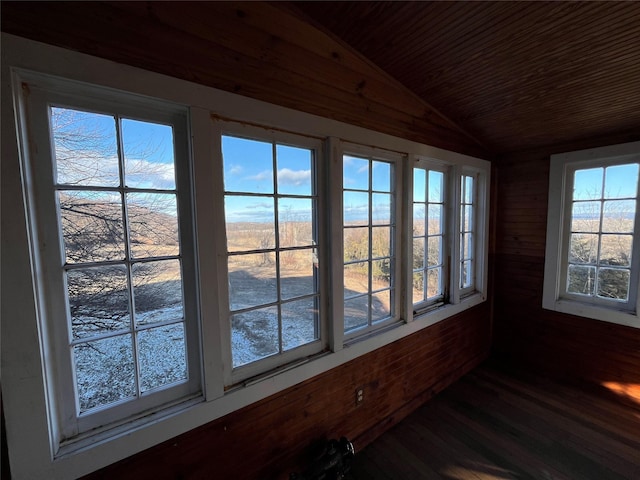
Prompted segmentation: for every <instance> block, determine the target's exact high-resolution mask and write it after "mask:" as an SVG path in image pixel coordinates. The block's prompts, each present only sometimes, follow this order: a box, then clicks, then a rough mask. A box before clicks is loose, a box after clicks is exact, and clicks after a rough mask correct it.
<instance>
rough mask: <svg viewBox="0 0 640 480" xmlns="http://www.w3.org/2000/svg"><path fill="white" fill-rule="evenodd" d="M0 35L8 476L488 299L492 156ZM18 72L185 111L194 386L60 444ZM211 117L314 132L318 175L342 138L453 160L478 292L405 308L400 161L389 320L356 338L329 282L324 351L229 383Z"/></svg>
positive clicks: (151, 435)
mask: <svg viewBox="0 0 640 480" xmlns="http://www.w3.org/2000/svg"><path fill="white" fill-rule="evenodd" d="M2 43H3V55H2V69H1V73H2V85H3V88H2V91H1V94H2V104H1V106H2V118H3V122H2V209H3V221H4V220H5V218H6V219H7V220H6V222H5V223H3V230H2V256H3V258H2V279H3V289H2V296H3V301H2V334H3V335H2V342H3V343H2V387H3V407H4V413H5V419H6V427H7V437H8V444H9V456H10V462H11V469H12V473H13V475H14V476H15V478H52V479H56V478H60V479H64V478H77V477H80V476H82V475H85V474H87V473H90V472H92V471H95V470H97V469H99V468H101V467H104V466H106V465H109V464H111V463H114V462H116V461H118V460H121V459H123V458H125V457H127V456H130V455H133V454H134V453H137V452H140V451H142V450H144V449H147V448H149V447H151V446H153V445H156V444H158V443H160V442H163V441H167V440H169V439H171V438H173V437H175V436H177V435H180V434H183V433H185V432H187V431H189V430H192V429H193V428H196V427H198V426H201V425H204V424H206V423H208V422H211V421H212V420H215V419H217V418H221V417H223V416H224V415H227V414H229V413H231V412H233V411H236V410H238V409H241V408H243V407H245V406H247V405H250V404H252V403H254V402H257V401H259V400H262V399H264V398H267V397H268V396H270V395H273V394H276V393H278V392H282V391H284V390H285V389H287V388H290V387H293V386H294V385H296V384H299V383H300V382H303V381H305V380H308V379H310V378H313V377H315V376H317V375H319V374H321V373H323V372H327V371H328V370H330V369H332V368H335V367H337V366H340V365H343V364H345V363H347V362H349V361H351V360H353V359H356V358H358V357H360V356H362V355H366V354H368V353H370V352H373V351H374V350H376V349H378V348H381V347H383V346H385V345H389V344H391V343H393V342H395V341H398V340H400V339H403V338H405V337H407V336H409V335H412V334H413V333H415V332H418V331H420V330H422V329H424V328H427V327H429V326H430V325H433V324H435V323H437V322H440V321H442V320H444V319H447V318H449V317H451V316H452V315H456V314H458V313H460V312H463V311H464V310H466V309H469V308H471V307H474V306H476V305H479V304H480V303H482V302H484V301H485V300H486V292H487V290H486V276H487V270H488V269H487V268H486V258H487V255H488V252H487V248H486V247H487V245H488V228H486V227H487V225H486V219H487V218H488V200H489V195H488V193H489V192H488V185H489V180H490V164H489V162H487V161H485V160H481V159H477V158H473V157H469V156H466V155H461V154H458V153H454V152H450V151H446V150H442V149H438V148H435V147H431V146H428V145H424V144H420V143H417V142H413V141H409V140H406V139H402V138H398V137H394V136H391V135H386V134H381V133H379V132H374V131H371V130H367V129H364V128H361V127H356V126H353V125H349V124H345V123H342V122H337V121H335V120H331V119H327V118H322V117H317V116H314V115H310V114H306V113H302V112H298V111H294V110H291V109H287V108H283V107H278V106H275V105H271V104H267V103H265V102H260V101H257V100H253V99H249V98H246V97H242V96H239V95H235V94H231V93H228V92H222V91H218V90H215V89H212V88H209V87H205V86H202V85H198V84H193V83H190V82H186V81H183V80H178V79H175V78H170V77H166V76H162V75H158V74H155V73H152V72H148V71H144V70H140V69H137V68H134V67H129V66H125V65H121V64H116V63H113V62H109V61H106V60H102V59H98V58H94V57H91V56H88V55H84V54H80V53H77V52H71V51H68V50H64V49H61V48H58V47H53V46H49V45H44V44H40V43H38V42H33V41H30V40H26V39H22V38H19V37H15V36H12V35H8V34H2ZM29 72H41V73H42V74H43V75H48V76H54V77H59V78H62V79H69V80H68V81H70V82H78V83H77V84H78V85H81V86H86V85H91V86H94V87H95V88H97V89H98V90H99V91H100V95H101V96H102V95H107V96H108V95H109V92H113V93H114V98H117V97H119V96H120V95H121V93H119V92H126V96H129V95H133V96H139V97H141V98H143V99H144V100H145V101H148V100H149V99H158V100H159V101H160V102H161V103H166V102H169V103H174V104H177V105H182V106H183V107H186V108H188V109H189V117H190V131H191V158H190V160H191V161H192V162H193V163H192V165H191V168H192V171H193V182H194V190H193V199H192V201H193V204H192V208H193V212H194V213H193V214H194V217H195V222H194V223H195V232H196V233H195V235H196V246H195V254H196V264H197V265H196V268H195V272H196V275H197V283H198V288H199V292H200V296H199V305H198V309H199V312H200V314H199V321H200V324H199V328H200V335H201V337H200V338H201V345H202V348H201V352H200V353H201V368H202V383H203V385H202V391H203V394H204V395H203V396H196V397H195V398H185V399H184V401H180V402H177V403H175V404H173V405H168V406H167V407H166V408H162V409H160V410H158V411H155V412H154V413H153V414H151V415H146V416H144V417H136V416H133V417H130V418H127V419H126V420H124V421H122V422H116V423H114V424H112V425H110V428H105V429H104V430H102V431H100V432H96V433H95V434H94V433H93V432H91V433H87V434H85V435H78V436H77V438H75V439H74V440H73V441H70V442H67V443H65V444H64V445H62V444H61V442H60V436H59V428H60V426H59V421H58V418H57V415H56V412H57V411H58V406H57V402H58V399H57V397H56V395H51V394H50V392H52V391H53V390H55V388H54V385H55V382H56V377H55V372H52V371H51V370H52V365H51V361H50V358H51V355H52V354H53V352H52V351H51V348H50V347H49V341H48V338H49V334H50V332H48V331H47V323H46V321H44V317H43V314H42V312H46V305H44V303H43V296H42V292H41V287H42V277H41V276H40V274H39V268H40V264H41V258H39V252H38V249H37V248H34V247H33V245H37V244H36V243H34V242H35V241H37V238H36V237H35V235H36V234H38V233H39V232H38V228H37V225H36V224H35V222H34V219H33V218H32V213H33V212H32V205H31V204H30V201H29V199H30V195H31V193H30V192H33V191H34V190H33V181H32V178H31V177H30V176H29V172H28V170H27V169H25V168H24V166H25V165H28V164H29V161H30V158H29V155H30V153H31V152H30V149H29V148H28V142H27V141H26V138H27V137H26V132H27V129H26V125H25V120H24V118H25V117H24V115H22V114H21V112H20V111H19V106H20V97H21V96H22V95H23V94H24V93H25V92H27V93H28V83H27V85H23V83H24V82H23V79H24V78H27V77H28V76H29V75H30V73H29ZM65 82H67V80H65ZM23 89H24V90H25V92H23ZM16 113H18V115H17V116H16ZM212 115H213V116H214V117H216V118H224V119H228V120H232V121H239V122H242V123H246V124H253V125H258V126H262V127H267V128H270V129H273V130H274V131H285V132H290V133H293V134H296V135H303V136H311V137H315V138H321V139H324V142H325V150H324V151H325V156H326V165H325V166H323V167H322V170H323V173H322V175H325V174H326V172H336V171H337V172H340V174H339V175H341V170H342V169H341V166H342V165H341V152H342V147H341V144H342V142H346V143H350V144H355V145H372V146H375V147H376V148H380V149H382V150H386V151H391V152H399V154H400V155H405V156H407V157H408V158H410V159H411V158H415V157H418V156H420V157H427V158H432V159H438V161H440V162H442V163H443V164H446V165H449V166H451V168H454V169H471V170H473V171H475V172H478V175H479V178H480V179H481V181H480V183H479V185H478V192H481V193H479V195H480V198H479V202H480V203H479V206H478V209H479V210H481V213H482V215H483V216H484V217H483V219H480V216H478V219H477V220H478V221H480V223H479V224H478V227H477V228H478V229H479V233H480V234H479V236H480V237H481V238H482V241H481V242H479V244H478V245H477V248H478V252H479V254H478V260H479V264H478V265H477V275H476V288H475V291H474V292H473V293H472V294H470V295H468V296H464V297H463V298H460V299H459V302H458V303H450V304H447V305H443V306H442V307H441V308H437V309H435V310H432V311H429V312H422V313H420V314H418V315H413V309H412V308H411V305H410V301H411V299H410V297H409V299H408V300H407V297H408V296H407V294H406V291H405V290H406V285H407V282H410V281H411V279H410V269H408V268H407V266H406V262H407V255H405V254H403V253H401V252H403V251H404V252H406V251H410V245H411V239H410V232H409V231H408V228H409V224H410V222H408V221H407V219H406V215H407V208H408V206H407V205H408V204H407V201H408V200H407V198H408V195H409V194H410V193H409V192H410V189H409V188H408V187H407V185H409V179H408V176H407V172H409V171H410V169H409V168H404V173H403V174H402V175H401V177H402V178H401V180H400V181H401V182H402V190H401V191H402V194H401V197H400V198H397V203H399V204H402V213H401V218H400V219H398V220H397V221H399V222H401V225H402V226H401V227H399V228H398V230H402V231H401V232H400V244H399V245H398V250H397V252H396V254H397V255H399V261H398V262H397V263H398V264H399V268H400V272H401V273H400V276H399V277H398V282H399V285H398V288H399V289H400V290H399V292H398V293H399V294H400V298H401V302H402V304H401V306H400V309H399V310H398V312H399V314H400V319H399V320H398V321H397V322H395V323H393V324H392V325H389V326H388V328H384V329H379V330H377V331H375V332H372V334H371V335H365V336H363V337H360V338H359V339H358V341H352V342H351V341H347V339H345V338H344V335H343V333H342V314H341V313H340V311H341V309H342V300H341V298H342V290H341V289H340V296H339V297H338V298H331V297H334V296H333V295H326V296H325V299H324V301H325V302H326V305H325V309H326V310H325V311H326V312H327V314H328V315H329V318H328V320H327V324H328V329H329V331H328V333H327V338H326V342H327V343H328V349H326V351H323V352H321V353H318V354H316V355H311V356H309V357H306V358H301V359H299V360H296V361H293V362H291V363H288V364H285V365H281V366H280V367H278V368H275V369H272V370H270V371H266V372H264V373H262V374H259V375H257V376H255V377H250V378H247V379H246V380H245V381H242V382H241V383H238V384H235V383H234V384H233V386H232V387H231V388H229V386H228V382H226V381H225V375H226V374H225V368H228V366H226V365H225V362H226V360H225V357H224V355H223V352H224V351H225V348H226V347H225V342H226V341H227V340H225V333H224V328H223V322H222V321H221V317H220V302H219V301H218V299H224V298H226V297H225V296H224V294H225V289H226V288H227V287H226V286H225V283H226V278H225V277H224V276H223V275H220V271H221V270H220V263H221V262H222V263H223V262H224V261H225V256H224V255H221V254H220V252H223V253H224V251H225V248H226V247H225V245H224V242H222V243H221V240H220V236H219V233H220V231H219V229H220V220H221V219H222V218H223V217H221V215H220V212H219V210H216V208H218V209H219V207H220V203H221V199H222V198H223V191H222V187H221V185H220V184H219V183H217V182H219V180H220V176H219V171H218V167H217V164H216V162H217V161H219V155H220V148H221V147H220V137H219V136H216V132H215V127H214V125H215V122H212ZM12 120H13V121H12ZM325 169H326V171H325ZM331 174H332V175H333V173H331ZM332 178H334V177H332ZM338 178H339V177H338ZM216 179H218V180H216ZM336 183H337V182H333V181H332V182H327V185H326V193H328V195H327V198H326V205H324V206H325V207H326V212H325V213H324V215H326V217H325V218H324V219H321V220H320V222H321V223H323V224H324V225H326V227H327V230H326V231H325V237H326V239H325V246H326V247H327V248H325V249H321V251H320V262H321V263H323V264H325V265H327V268H328V269H329V271H330V275H331V278H328V277H329V275H324V279H323V280H322V281H323V282H326V285H325V288H329V289H330V290H328V291H330V292H333V289H334V288H336V285H334V284H333V283H332V282H336V281H337V280H336V279H337V278H339V277H340V276H341V275H342V262H343V258H342V256H341V252H339V251H338V250H341V247H336V245H334V240H336V239H337V237H338V236H341V235H342V233H341V230H340V228H338V229H337V230H336V229H335V228H334V225H333V223H332V222H334V221H335V218H336V217H337V218H338V221H341V218H340V217H341V209H342V204H341V201H339V200H337V199H339V198H341V190H338V192H339V193H338V192H336V191H335V188H336ZM216 205H217V207H216ZM479 213H480V212H479ZM9 219H10V220H9ZM338 244H341V242H338ZM329 248H330V249H331V250H330V251H329ZM227 380H228V378H227ZM24 432H29V434H28V435H25V433H24Z"/></svg>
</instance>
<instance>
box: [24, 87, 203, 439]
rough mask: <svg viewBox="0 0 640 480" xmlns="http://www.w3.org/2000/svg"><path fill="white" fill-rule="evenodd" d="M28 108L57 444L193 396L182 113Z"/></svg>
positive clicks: (54, 104) (69, 105) (32, 103)
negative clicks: (35, 147)
mask: <svg viewBox="0 0 640 480" xmlns="http://www.w3.org/2000/svg"><path fill="white" fill-rule="evenodd" d="M85 93H86V94H87V95H89V94H90V92H85ZM155 108H156V106H155V105H154V109H155ZM29 109H30V112H31V114H32V115H31V121H32V125H31V128H32V129H33V131H48V134H47V135H43V136H42V137H41V138H42V140H43V141H42V143H41V144H40V145H39V147H40V149H39V153H38V158H37V160H36V161H34V162H33V163H32V164H31V168H32V169H33V175H34V179H35V181H36V188H37V189H38V191H39V192H40V195H38V196H37V197H36V199H35V209H36V212H37V219H36V221H37V223H38V225H39V232H40V239H41V243H40V248H41V254H42V260H43V268H44V270H43V271H44V272H45V273H44V274H45V275H46V277H45V278H46V280H45V283H44V285H43V289H44V292H45V298H46V304H47V306H48V311H47V318H48V323H49V325H50V328H51V331H52V333H53V335H52V337H51V339H50V340H51V342H52V344H51V345H52V351H54V352H56V360H55V369H56V375H57V378H58V383H59V385H58V388H57V395H58V396H59V398H60V400H61V401H60V404H59V405H60V411H59V415H60V419H61V423H60V427H61V428H60V435H61V438H62V439H65V438H71V437H74V436H75V435H77V434H79V433H82V432H83V431H87V430H89V429H94V428H96V427H101V426H103V425H105V424H107V423H109V422H112V421H113V420H114V419H115V418H118V417H121V418H125V417H128V416H131V415H132V414H137V413H140V412H143V411H145V410H149V409H150V408H154V407H157V406H159V405H163V404H166V403H167V402H170V401H172V400H174V399H176V398H183V397H185V396H187V395H190V394H193V393H195V392H197V391H198V390H199V384H200V380H199V371H200V367H199V362H198V360H197V359H198V342H197V335H196V327H197V323H196V320H197V317H196V304H195V291H194V285H193V279H192V278H191V277H190V276H191V275H192V274H191V273H190V272H193V258H192V255H191V252H192V248H191V246H190V244H191V243H192V237H191V233H190V230H191V227H190V215H191V214H190V211H189V207H188V199H189V176H188V174H186V175H185V173H186V172H183V171H182V170H181V168H177V167H182V166H183V165H184V163H180V162H184V160H185V158H186V153H185V152H186V150H187V145H186V111H185V110H182V111H181V112H180V111H171V110H169V111H165V112H158V111H154V109H150V108H145V106H144V105H142V104H138V105H137V106H133V108H132V106H131V105H129V107H127V108H123V109H119V108H118V106H117V104H114V103H113V102H110V103H109V104H107V103H106V102H99V101H96V100H95V99H94V98H89V97H88V96H85V97H83V96H82V95H80V94H75V95H60V94H54V93H53V92H52V91H50V90H41V91H39V90H38V89H35V90H34V92H33V94H32V95H31V96H30V98H29ZM185 207H186V208H185ZM187 277H189V278H187ZM116 412H119V413H116Z"/></svg>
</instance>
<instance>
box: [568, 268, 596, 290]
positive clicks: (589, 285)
mask: <svg viewBox="0 0 640 480" xmlns="http://www.w3.org/2000/svg"><path fill="white" fill-rule="evenodd" d="M595 285H596V269H595V267H582V266H578V265H569V271H568V275H567V292H569V293H578V294H582V295H593V293H594V290H595Z"/></svg>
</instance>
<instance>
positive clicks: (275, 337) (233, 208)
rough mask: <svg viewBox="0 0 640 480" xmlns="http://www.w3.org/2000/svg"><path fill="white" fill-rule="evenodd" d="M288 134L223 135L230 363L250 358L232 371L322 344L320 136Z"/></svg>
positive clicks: (263, 364)
mask: <svg viewBox="0 0 640 480" xmlns="http://www.w3.org/2000/svg"><path fill="white" fill-rule="evenodd" d="M256 130H257V131H256V135H259V134H260V133H262V134H263V135H264V134H266V131H264V132H260V129H256ZM282 137H285V136H284V135H282ZM286 137H287V138H288V140H289V142H292V141H295V140H297V143H294V144H292V143H281V142H277V141H268V140H265V139H261V138H260V137H258V138H256V137H252V138H243V137H239V136H234V135H231V134H225V135H223V136H222V161H223V171H224V192H225V193H224V203H225V226H226V245H227V249H226V250H227V275H228V285H229V321H230V325H231V354H232V362H231V364H232V367H233V369H235V370H242V369H241V367H243V366H250V365H251V364H254V365H253V368H245V370H246V371H247V372H249V373H245V374H240V375H235V378H239V376H247V375H250V374H251V373H255V372H256V371H262V370H265V369H268V368H269V367H274V366H277V365H278V364H282V363H283V362H285V361H286V360H290V359H292V358H294V356H296V357H300V356H304V355H309V354H310V353H314V352H318V351H320V350H321V349H322V346H321V343H320V338H321V323H320V320H321V315H322V312H321V311H320V305H321V301H320V283H319V264H318V249H320V248H324V245H323V244H322V241H320V240H319V235H318V225H317V211H318V206H317V205H318V194H317V190H318V189H317V186H316V185H317V178H316V177H317V175H316V170H317V169H316V163H317V157H318V153H319V150H320V143H319V142H317V141H309V140H308V139H304V138H302V137H297V138H294V137H293V136H292V135H287V136H286ZM257 362H259V363H260V364H261V365H260V366H258V367H257V370H256V366H255V364H256V363H257Z"/></svg>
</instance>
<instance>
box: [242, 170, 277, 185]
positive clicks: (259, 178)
mask: <svg viewBox="0 0 640 480" xmlns="http://www.w3.org/2000/svg"><path fill="white" fill-rule="evenodd" d="M272 178H273V177H272V173H271V170H265V171H264V172H260V173H258V174H257V175H253V176H251V177H247V178H246V180H256V181H258V182H261V181H263V180H271V179H272Z"/></svg>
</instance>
